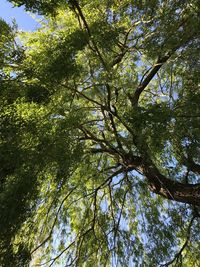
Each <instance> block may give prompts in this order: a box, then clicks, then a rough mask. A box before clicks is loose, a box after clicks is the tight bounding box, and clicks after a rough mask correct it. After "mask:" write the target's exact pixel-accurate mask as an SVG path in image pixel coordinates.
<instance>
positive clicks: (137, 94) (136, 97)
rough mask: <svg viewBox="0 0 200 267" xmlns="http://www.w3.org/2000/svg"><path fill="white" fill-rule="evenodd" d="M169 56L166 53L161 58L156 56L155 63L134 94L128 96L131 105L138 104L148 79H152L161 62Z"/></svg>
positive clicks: (148, 81)
mask: <svg viewBox="0 0 200 267" xmlns="http://www.w3.org/2000/svg"><path fill="white" fill-rule="evenodd" d="M170 56H171V55H166V56H164V57H162V58H158V60H157V62H156V64H155V65H154V66H153V67H152V69H151V70H150V71H149V74H148V75H147V76H146V78H145V79H144V80H143V81H142V82H141V83H140V84H139V85H138V87H137V89H136V91H135V93H134V95H133V96H130V99H131V103H132V105H133V106H137V105H138V101H139V98H140V95H141V93H142V92H143V91H144V89H145V88H146V87H147V85H148V84H149V83H150V81H151V80H152V79H153V77H154V76H155V75H156V73H157V72H158V71H159V69H160V68H161V67H162V66H163V64H164V63H165V62H166V61H167V60H168V59H169V58H170Z"/></svg>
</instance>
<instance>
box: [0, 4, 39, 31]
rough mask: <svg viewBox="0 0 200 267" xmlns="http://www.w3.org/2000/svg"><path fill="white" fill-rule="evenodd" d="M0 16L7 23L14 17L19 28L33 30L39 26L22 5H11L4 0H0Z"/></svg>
mask: <svg viewBox="0 0 200 267" xmlns="http://www.w3.org/2000/svg"><path fill="white" fill-rule="evenodd" d="M34 16H35V15H34ZM0 17H1V18H3V19H4V20H5V21H6V22H9V23H11V22H12V20H13V19H15V20H16V22H17V25H18V28H19V29H20V30H24V31H34V30H36V29H37V27H39V23H38V22H37V21H36V20H35V19H33V18H32V17H31V14H29V13H27V12H26V11H25V10H24V8H23V7H13V5H12V4H11V3H10V2H8V1H6V0H0Z"/></svg>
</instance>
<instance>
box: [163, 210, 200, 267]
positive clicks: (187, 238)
mask: <svg viewBox="0 0 200 267" xmlns="http://www.w3.org/2000/svg"><path fill="white" fill-rule="evenodd" d="M195 218H196V216H195V215H193V216H192V219H191V220H190V223H189V225H188V228H187V235H186V240H185V242H184V244H183V246H182V247H181V249H180V250H179V252H177V253H176V254H175V256H174V258H173V259H172V260H170V261H169V262H167V263H164V264H162V265H161V266H163V267H167V266H170V265H171V264H172V263H174V262H175V261H178V260H179V258H181V257H182V252H183V250H184V249H185V248H186V247H187V246H188V243H189V241H190V234H191V228H192V225H193V222H194V219H195Z"/></svg>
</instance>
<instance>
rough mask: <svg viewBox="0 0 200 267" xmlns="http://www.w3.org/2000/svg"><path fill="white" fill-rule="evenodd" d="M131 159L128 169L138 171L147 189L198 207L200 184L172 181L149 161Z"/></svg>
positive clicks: (139, 158)
mask: <svg viewBox="0 0 200 267" xmlns="http://www.w3.org/2000/svg"><path fill="white" fill-rule="evenodd" d="M137 158H138V159H136V157H132V162H131V164H130V165H129V169H130V170H131V166H132V170H133V169H136V170H139V171H140V172H141V173H142V174H143V175H144V176H145V177H146V179H147V180H148V184H149V189H150V190H151V191H152V192H153V193H156V194H158V195H160V196H162V197H164V198H167V199H169V200H174V201H178V202H182V203H186V204H192V205H196V206H200V183H198V184H186V183H181V182H178V181H175V180H172V179H170V178H168V177H166V176H164V175H163V174H161V173H160V171H159V170H158V169H157V167H156V166H155V165H154V164H153V163H152V162H151V161H150V160H149V161H146V160H144V159H143V160H142V159H141V157H137Z"/></svg>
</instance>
